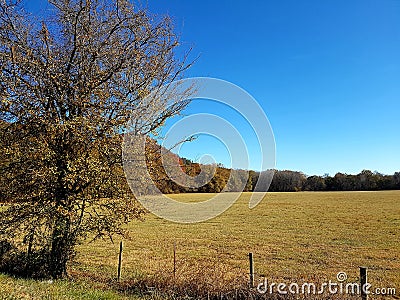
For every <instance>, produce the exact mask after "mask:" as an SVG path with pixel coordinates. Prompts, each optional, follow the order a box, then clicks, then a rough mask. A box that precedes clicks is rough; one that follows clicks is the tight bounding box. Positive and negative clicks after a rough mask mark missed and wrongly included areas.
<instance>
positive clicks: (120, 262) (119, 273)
mask: <svg viewBox="0 0 400 300" xmlns="http://www.w3.org/2000/svg"><path fill="white" fill-rule="evenodd" d="M121 269H122V241H121V242H120V243H119V257H118V277H117V281H118V282H119V281H120V279H121Z"/></svg>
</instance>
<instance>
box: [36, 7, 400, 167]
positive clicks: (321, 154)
mask: <svg viewBox="0 0 400 300" xmlns="http://www.w3.org/2000/svg"><path fill="white" fill-rule="evenodd" d="M28 2H29V6H30V7H34V6H35V5H37V7H44V4H43V0H34V1H28ZM142 5H144V6H147V7H148V9H149V11H150V12H152V13H155V14H161V15H162V14H169V15H171V16H172V18H173V20H174V23H175V29H176V31H177V32H178V33H179V35H180V36H181V45H182V47H183V48H185V47H186V48H189V47H193V50H192V54H191V56H192V58H194V57H197V56H199V59H198V60H197V62H196V63H195V65H194V66H193V67H192V68H191V69H190V70H189V71H188V72H187V74H186V75H187V76H188V77H195V76H210V77H215V78H221V79H224V80H227V81H230V82H232V83H234V84H236V85H238V86H240V87H242V88H243V89H245V90H246V91H247V92H249V93H250V94H251V95H252V96H253V97H254V98H255V99H256V100H257V101H258V102H259V103H260V105H261V106H262V108H263V109H264V111H265V113H266V115H267V116H268V118H269V121H270V123H271V125H272V129H273V131H274V135H275V140H276V167H277V168H278V169H291V170H299V171H303V172H305V173H306V174H309V175H311V174H320V175H322V174H324V173H329V174H331V175H332V174H335V173H336V172H345V173H358V172H360V171H361V170H363V169H370V170H372V171H375V170H377V171H380V172H382V173H386V174H392V173H394V172H395V171H400V155H399V153H400V117H399V114H400V1H398V0H374V1H372V0H351V1H349V0H347V1H344V0H335V1H333V0H327V1H320V0H313V1H308V0H302V1H295V0H285V1H278V0H274V1H251V0H248V1H217V0H214V1H209V0H205V1H188V0H170V1H157V0H148V1H142ZM197 112H208V113H211V114H218V115H220V116H222V117H225V118H228V119H229V120H231V121H232V123H233V124H237V126H238V130H239V131H240V130H242V129H243V130H244V132H246V130H247V129H246V128H245V125H243V124H244V122H243V120H241V118H240V116H239V115H237V114H234V113H232V112H231V111H229V110H224V109H223V108H221V107H218V106H216V105H208V104H207V105H205V103H204V102H201V101H197V102H193V104H192V105H191V106H190V107H189V108H188V110H187V111H186V112H185V113H186V114H187V115H190V114H193V113H197ZM241 124H242V125H241ZM241 126H243V128H241ZM253 142H254V141H253V140H252V139H251V138H250V140H249V145H248V147H249V149H250V150H249V152H250V156H254V157H257V155H259V154H258V152H257V150H256V149H255V147H254V145H253V144H252V143H253ZM180 153H181V155H184V156H187V157H189V158H192V159H199V158H200V157H201V156H202V155H203V154H206V153H207V154H211V155H213V156H214V158H215V160H216V161H217V162H222V163H224V164H225V165H227V166H229V164H230V162H229V154H228V153H227V151H226V149H225V148H224V147H223V145H222V144H221V143H220V142H218V141H216V140H215V139H213V138H211V137H207V136H203V137H200V138H199V139H198V140H197V141H195V142H192V143H191V144H187V145H183V146H182V148H181V152H180ZM251 167H253V166H252V165H251Z"/></svg>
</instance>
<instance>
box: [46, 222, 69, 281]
mask: <svg viewBox="0 0 400 300" xmlns="http://www.w3.org/2000/svg"><path fill="white" fill-rule="evenodd" d="M69 231H70V221H69V219H68V218H67V217H59V218H58V219H57V220H56V222H55V226H54V229H53V233H52V239H51V251H50V253H49V256H50V257H49V273H50V274H49V275H51V277H53V278H62V277H64V276H66V275H67V262H68V260H69V258H70V255H71V251H72V248H73V245H72V244H73V241H72V240H71V237H70V232H69Z"/></svg>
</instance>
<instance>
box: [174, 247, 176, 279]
mask: <svg viewBox="0 0 400 300" xmlns="http://www.w3.org/2000/svg"><path fill="white" fill-rule="evenodd" d="M175 278H176V241H174V279H175Z"/></svg>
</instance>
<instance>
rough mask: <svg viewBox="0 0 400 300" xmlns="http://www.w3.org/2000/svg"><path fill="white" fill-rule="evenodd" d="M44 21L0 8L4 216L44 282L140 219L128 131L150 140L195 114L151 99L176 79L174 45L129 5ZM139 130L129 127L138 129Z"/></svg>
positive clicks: (57, 7)
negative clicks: (127, 157) (82, 249)
mask: <svg viewBox="0 0 400 300" xmlns="http://www.w3.org/2000/svg"><path fill="white" fill-rule="evenodd" d="M49 2H50V4H51V10H50V11H49V12H48V14H47V16H46V18H45V19H43V20H41V19H38V18H37V17H36V18H35V17H34V16H30V15H28V14H27V13H26V12H25V11H24V10H23V8H22V7H21V5H20V3H19V1H18V0H0V70H1V71H0V99H1V103H0V121H1V134H0V138H1V140H0V141H1V145H2V147H3V149H2V151H1V154H0V156H1V157H0V158H1V164H0V177H1V182H0V183H1V187H0V189H1V190H0V196H2V197H4V198H3V200H7V201H9V204H8V206H7V208H6V209H5V210H3V211H1V212H0V235H1V237H2V239H3V240H7V241H11V242H13V243H16V241H19V240H22V242H21V243H20V245H19V247H20V249H21V247H24V248H23V249H25V252H26V253H25V254H26V255H25V256H24V257H26V258H27V259H28V263H29V258H30V257H33V256H32V254H33V253H35V254H36V255H38V257H39V258H40V259H41V266H42V267H43V266H44V268H45V270H46V271H47V272H48V275H50V276H52V277H54V278H58V277H62V276H64V275H65V274H66V266H67V262H68V261H69V260H70V259H71V257H72V255H73V253H74V248H75V246H76V245H77V243H79V242H80V241H82V240H83V239H85V238H87V237H90V238H95V239H96V238H102V237H110V238H111V237H112V236H113V235H114V234H125V232H124V231H123V230H122V228H121V226H122V225H123V224H125V223H127V222H129V221H130V220H131V219H134V218H139V217H140V216H141V214H142V212H143V211H142V209H141V208H140V206H138V205H137V203H136V202H135V201H134V200H133V199H132V195H131V194H130V191H129V188H128V186H127V184H126V180H125V178H124V174H123V170H122V167H121V163H122V160H121V141H122V138H121V133H122V132H124V130H128V129H127V128H126V126H127V125H126V124H128V123H127V121H128V119H129V118H130V117H131V116H132V115H133V116H135V120H134V122H133V123H132V122H131V123H130V125H131V126H133V127H134V130H135V131H137V132H140V133H142V134H148V133H151V132H152V133H154V132H155V131H157V130H158V129H159V128H160V127H161V126H162V125H163V123H164V121H165V120H166V119H167V118H169V117H171V116H173V115H176V114H178V113H179V112H180V111H181V110H182V109H184V108H185V107H186V105H187V104H188V102H187V101H180V100H181V99H182V98H183V97H185V95H184V94H185V93H188V92H189V91H188V90H186V91H183V92H181V94H178V95H174V98H173V99H166V97H161V96H160V97H152V98H151V100H149V99H146V100H144V99H145V97H146V95H148V94H149V93H151V92H154V91H157V90H158V89H159V90H162V89H161V87H162V86H163V85H165V84H169V83H171V82H172V81H173V80H175V79H179V78H181V76H182V74H183V72H184V71H185V70H186V69H187V68H188V66H189V64H187V63H186V56H187V55H185V56H184V57H182V58H180V59H179V58H177V55H176V54H175V52H176V48H177V46H178V39H177V36H176V35H175V34H174V31H173V28H172V26H171V21H170V19H169V18H168V17H165V18H162V19H160V20H158V21H157V18H155V20H154V19H153V18H152V17H151V16H149V14H148V13H147V12H146V11H145V10H140V9H136V7H134V6H133V4H131V3H129V1H128V0H113V1H111V0H110V1H108V0H57V1H55V0H54V1H49ZM132 124H133V125H132Z"/></svg>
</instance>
